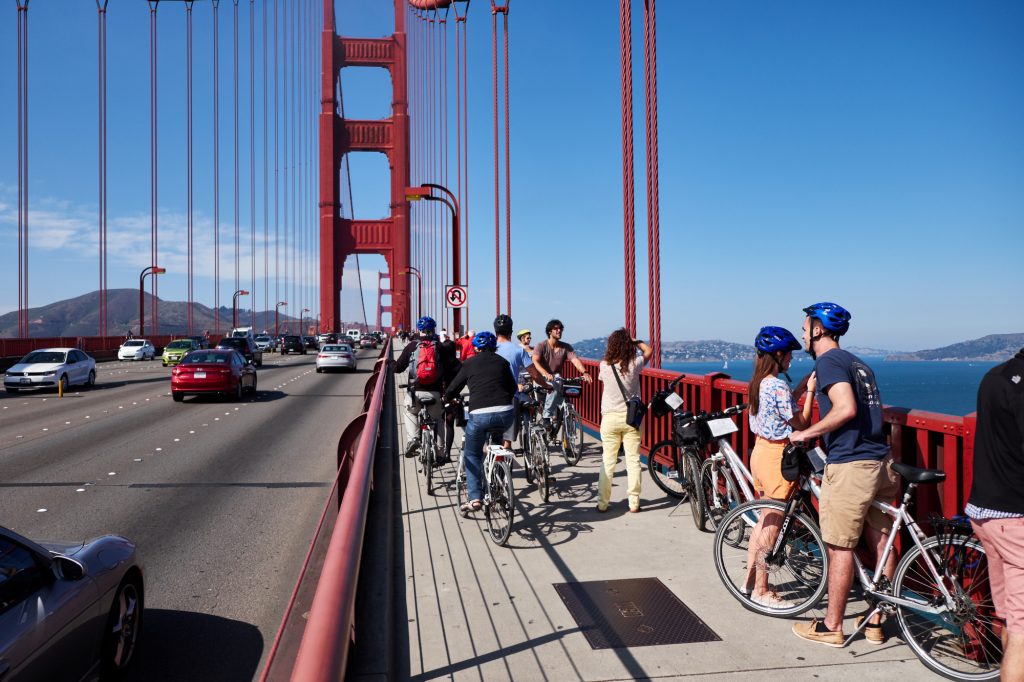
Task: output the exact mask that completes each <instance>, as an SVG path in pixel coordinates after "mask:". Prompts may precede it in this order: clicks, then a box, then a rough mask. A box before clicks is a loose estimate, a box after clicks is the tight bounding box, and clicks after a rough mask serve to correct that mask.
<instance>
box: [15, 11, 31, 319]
mask: <svg viewBox="0 0 1024 682" xmlns="http://www.w3.org/2000/svg"><path fill="white" fill-rule="evenodd" d="M16 1H17V5H18V336H19V337H20V338H23V339H24V338H27V337H28V0H16Z"/></svg>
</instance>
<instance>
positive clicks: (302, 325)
mask: <svg viewBox="0 0 1024 682" xmlns="http://www.w3.org/2000/svg"><path fill="white" fill-rule="evenodd" d="M308 312H309V308H303V309H302V315H301V316H300V317H299V333H301V334H302V335H303V336H305V334H306V313H308Z"/></svg>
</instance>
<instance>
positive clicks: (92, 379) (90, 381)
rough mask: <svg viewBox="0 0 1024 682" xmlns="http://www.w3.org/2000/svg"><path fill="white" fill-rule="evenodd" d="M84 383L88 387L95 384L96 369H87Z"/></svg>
mask: <svg viewBox="0 0 1024 682" xmlns="http://www.w3.org/2000/svg"><path fill="white" fill-rule="evenodd" d="M85 385H86V386H87V387H88V388H93V387H94V386H96V370H94V369H90V370H89V377H88V378H87V379H86V380H85Z"/></svg>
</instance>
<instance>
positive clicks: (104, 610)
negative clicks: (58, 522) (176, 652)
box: [0, 526, 144, 682]
mask: <svg viewBox="0 0 1024 682" xmlns="http://www.w3.org/2000/svg"><path fill="white" fill-rule="evenodd" d="M143 604H144V588H143V569H142V564H141V562H140V560H139V557H138V554H137V553H136V550H135V545H134V544H132V542H130V541H129V540H127V539H125V538H123V537H121V536H119V535H104V536H102V537H98V538H93V539H92V540H88V541H86V542H75V543H51V542H46V543H42V544H36V543H34V542H32V541H31V540H29V539H27V538H25V537H22V536H21V535H18V534H17V533H15V532H14V531H11V530H8V529H6V528H3V527H2V526H0V679H2V680H3V682H13V681H15V680H21V681H25V680H55V681H56V680H80V679H82V678H83V677H86V676H91V675H93V674H94V673H95V672H96V671H97V669H98V670H99V672H100V674H101V676H103V677H104V678H106V677H116V676H117V675H118V674H119V673H123V672H124V671H125V670H126V669H127V668H128V666H129V665H130V664H131V662H132V659H133V657H134V654H135V649H136V645H137V644H138V638H139V634H140V632H141V628H142V613H143Z"/></svg>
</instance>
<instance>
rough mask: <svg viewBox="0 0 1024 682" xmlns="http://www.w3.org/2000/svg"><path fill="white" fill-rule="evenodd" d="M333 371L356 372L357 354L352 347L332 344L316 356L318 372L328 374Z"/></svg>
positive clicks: (344, 344) (343, 344)
mask: <svg viewBox="0 0 1024 682" xmlns="http://www.w3.org/2000/svg"><path fill="white" fill-rule="evenodd" d="M331 369H344V370H347V371H349V372H354V371H356V354H355V351H353V350H352V346H350V345H348V344H346V343H332V344H328V345H326V346H324V347H323V348H321V349H320V352H319V353H317V355H316V371H317V372H326V371H327V370H331Z"/></svg>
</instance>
